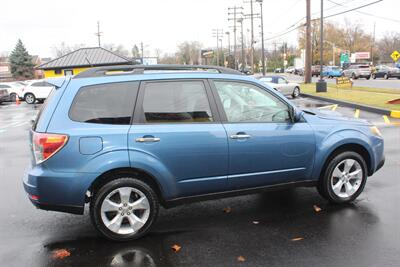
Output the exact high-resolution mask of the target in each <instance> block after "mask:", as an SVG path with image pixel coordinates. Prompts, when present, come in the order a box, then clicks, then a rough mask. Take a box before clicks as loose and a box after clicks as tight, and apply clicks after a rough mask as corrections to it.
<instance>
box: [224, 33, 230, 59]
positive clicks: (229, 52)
mask: <svg viewBox="0 0 400 267" xmlns="http://www.w3.org/2000/svg"><path fill="white" fill-rule="evenodd" d="M225 34H226V35H228V55H229V56H230V55H231V33H230V32H229V31H228V32H225Z"/></svg>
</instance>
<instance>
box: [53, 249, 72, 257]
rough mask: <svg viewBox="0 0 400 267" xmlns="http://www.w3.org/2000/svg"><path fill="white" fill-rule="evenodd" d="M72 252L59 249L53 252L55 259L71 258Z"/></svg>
mask: <svg viewBox="0 0 400 267" xmlns="http://www.w3.org/2000/svg"><path fill="white" fill-rule="evenodd" d="M70 255H71V252H69V251H68V250H66V249H57V250H54V251H53V258H54V259H64V258H65V257H69V256H70Z"/></svg>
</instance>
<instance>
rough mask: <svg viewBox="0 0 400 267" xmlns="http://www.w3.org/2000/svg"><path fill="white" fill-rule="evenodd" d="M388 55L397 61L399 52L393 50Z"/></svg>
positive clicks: (399, 55) (399, 56)
mask: <svg viewBox="0 0 400 267" xmlns="http://www.w3.org/2000/svg"><path fill="white" fill-rule="evenodd" d="M390 57H391V58H392V59H393V60H394V61H397V60H399V58H400V53H399V51H397V50H394V51H393V53H392V54H391V55H390Z"/></svg>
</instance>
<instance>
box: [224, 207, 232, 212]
mask: <svg viewBox="0 0 400 267" xmlns="http://www.w3.org/2000/svg"><path fill="white" fill-rule="evenodd" d="M231 211H232V209H231V207H226V208H224V212H225V213H230V212H231Z"/></svg>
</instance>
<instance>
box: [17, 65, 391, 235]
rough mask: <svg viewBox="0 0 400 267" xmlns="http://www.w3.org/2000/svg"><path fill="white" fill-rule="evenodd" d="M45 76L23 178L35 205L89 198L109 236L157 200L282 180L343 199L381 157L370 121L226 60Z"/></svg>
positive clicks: (140, 224)
mask: <svg viewBox="0 0 400 267" xmlns="http://www.w3.org/2000/svg"><path fill="white" fill-rule="evenodd" d="M55 85H56V88H55V89H54V90H53V91H52V93H51V94H50V96H49V98H48V99H47V101H46V102H45V104H44V105H43V107H42V109H41V111H40V113H39V114H38V117H37V119H36V121H35V122H34V125H33V128H32V130H31V131H30V141H31V148H32V162H31V166H30V168H29V170H28V171H27V172H26V175H25V177H24V179H23V183H24V187H25V190H26V192H27V193H28V196H29V199H30V200H31V201H32V203H33V204H34V205H35V206H36V207H38V208H40V209H44V210H55V211H63V212H69V213H76V214H83V213H84V208H85V204H88V205H89V206H90V216H91V220H92V222H93V225H94V226H95V227H96V229H97V230H98V231H99V232H100V233H101V234H103V235H104V236H106V237H107V238H109V239H112V240H118V241H127V240H132V239H136V238H139V237H141V236H143V235H144V234H145V233H147V232H148V231H149V229H150V228H151V226H152V224H153V223H154V222H155V220H156V217H157V214H158V210H159V206H160V205H161V206H164V207H172V206H174V205H177V204H181V203H185V202H187V201H193V200H198V199H207V198H216V197H222V196H231V195H237V194H243V193H251V192H256V191H260V190H265V189H275V188H281V187H286V186H316V188H317V189H318V191H319V193H320V194H321V195H322V196H323V197H324V198H326V199H328V200H329V201H331V202H333V203H346V202H350V201H352V200H354V199H355V198H356V197H357V196H358V195H359V194H360V193H361V192H362V190H363V188H364V186H365V183H366V181H367V177H368V176H371V175H372V174H373V173H374V172H376V171H377V170H378V169H379V168H380V167H382V165H383V163H384V153H383V152H384V148H383V147H384V145H383V139H382V137H381V134H380V132H379V130H378V129H377V128H376V127H375V126H373V125H371V124H369V123H368V122H366V121H363V120H358V119H350V118H344V117H340V116H336V115H335V114H328V113H321V112H317V111H311V110H300V109H299V108H297V107H295V106H294V105H293V104H292V103H291V102H289V101H288V100H287V99H286V98H285V97H284V96H282V95H281V94H280V93H279V92H277V91H275V90H273V89H272V88H269V87H267V86H266V85H264V84H263V83H261V82H259V81H257V80H256V79H254V78H252V77H248V76H244V75H241V74H240V73H238V72H236V71H234V70H230V69H225V68H220V67H212V66H181V65H171V66H168V65H160V66H140V65H139V66H135V65H133V66H115V67H99V68H93V69H90V70H87V71H85V72H82V73H80V74H78V75H76V76H75V77H72V78H71V77H67V78H65V79H64V80H61V81H59V82H58V83H57V84H56V83H55Z"/></svg>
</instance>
